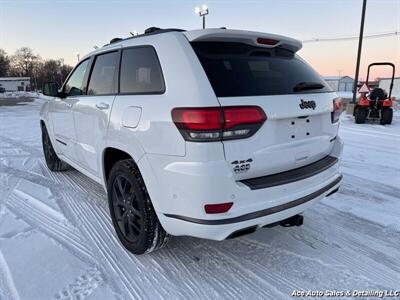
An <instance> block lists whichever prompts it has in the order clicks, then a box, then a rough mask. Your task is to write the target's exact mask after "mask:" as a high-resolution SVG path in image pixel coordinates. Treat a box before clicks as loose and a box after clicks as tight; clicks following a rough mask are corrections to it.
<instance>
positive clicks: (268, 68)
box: [191, 40, 337, 179]
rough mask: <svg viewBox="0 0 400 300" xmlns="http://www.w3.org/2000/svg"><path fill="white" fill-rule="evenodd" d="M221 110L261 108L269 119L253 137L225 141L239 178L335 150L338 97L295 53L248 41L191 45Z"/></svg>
mask: <svg viewBox="0 0 400 300" xmlns="http://www.w3.org/2000/svg"><path fill="white" fill-rule="evenodd" d="M191 44H192V47H193V48H194V50H195V52H196V54H197V56H198V58H199V60H200V62H201V64H202V66H203V69H204V70H205V72H206V74H207V77H208V79H209V81H210V83H211V86H212V87H213V89H214V92H215V94H216V96H217V98H218V101H219V103H220V105H221V106H222V107H229V106H259V107H261V108H262V109H263V110H264V112H265V114H266V116H267V120H266V121H265V122H264V124H263V125H262V126H261V128H260V129H259V130H258V131H257V132H256V133H255V134H254V135H253V136H251V137H249V138H244V139H235V140H224V141H223V145H224V151H225V157H226V160H227V162H228V163H229V164H230V166H231V167H232V169H233V170H234V171H235V176H236V178H237V179H247V178H253V177H259V176H264V175H268V174H274V173H279V172H282V171H287V170H290V169H294V168H298V167H301V166H304V165H307V164H310V163H312V162H315V161H317V160H319V159H322V158H323V157H325V156H327V155H328V154H329V153H330V151H331V148H332V138H333V137H334V136H335V135H336V132H337V124H333V123H332V120H331V113H332V111H333V99H334V98H335V93H333V92H332V90H331V89H330V87H329V86H328V85H327V84H326V83H325V82H324V81H323V80H322V79H321V78H320V76H319V75H318V74H317V73H316V72H315V71H314V70H313V69H312V68H311V67H310V66H309V65H307V63H306V62H304V61H303V60H302V59H300V58H299V57H298V56H297V55H296V54H295V53H294V52H293V51H292V50H291V49H285V48H282V47H269V48H265V47H259V46H255V45H249V44H246V43H243V42H235V41H229V42H226V41H224V42H218V41H215V40H213V41H200V42H192V43H191Z"/></svg>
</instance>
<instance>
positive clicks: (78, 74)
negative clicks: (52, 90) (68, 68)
mask: <svg viewBox="0 0 400 300" xmlns="http://www.w3.org/2000/svg"><path fill="white" fill-rule="evenodd" d="M88 63H89V60H88V59H87V60H85V61H83V62H82V63H81V64H80V65H79V66H78V67H77V68H76V69H75V70H74V72H73V73H72V75H71V77H70V78H69V79H68V81H67V83H66V84H65V86H64V93H65V94H66V95H68V96H79V95H82V94H83V85H84V84H83V79H84V78H85V73H86V68H87V66H88Z"/></svg>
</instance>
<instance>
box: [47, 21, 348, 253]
mask: <svg viewBox="0 0 400 300" xmlns="http://www.w3.org/2000/svg"><path fill="white" fill-rule="evenodd" d="M301 47H302V44H301V42H300V41H297V40H295V39H292V38H288V37H284V36H280V35H274V34H267V33H260V32H251V31H241V30H228V29H206V30H193V31H183V30H178V29H159V28H150V29H149V30H146V32H145V34H143V35H140V36H134V37H131V38H127V39H123V40H121V39H113V41H112V43H110V44H108V45H106V46H104V47H102V48H100V49H97V50H95V51H93V52H92V53H90V54H88V55H87V56H85V57H83V58H82V60H81V61H80V62H79V64H78V65H77V66H76V67H75V69H74V70H73V71H72V73H71V74H70V75H69V77H68V78H67V80H66V82H65V83H64V84H63V86H62V87H61V88H60V89H59V87H58V86H57V85H56V84H54V83H53V84H52V83H48V84H46V85H45V86H44V94H46V95H48V96H52V98H49V100H48V101H47V102H46V103H45V104H44V105H43V108H42V111H41V115H40V124H41V128H42V133H43V150H44V155H45V159H46V162H47V165H48V167H49V168H50V169H51V170H53V171H62V170H65V169H67V168H68V167H69V166H72V167H73V168H75V169H77V170H78V171H80V172H82V173H83V174H86V175H87V176H89V177H90V178H92V179H93V180H95V181H96V182H98V183H100V184H102V185H103V186H104V188H105V190H106V192H107V195H108V200H109V207H110V214H111V217H112V221H113V224H114V227H115V230H116V233H117V235H118V237H119V239H120V240H121V242H122V244H123V245H124V246H125V247H126V248H127V249H128V250H130V251H131V252H133V253H135V254H142V253H145V252H150V251H152V250H154V249H156V248H159V247H161V246H162V245H164V244H165V242H166V241H167V239H168V236H169V235H176V236H180V235H187V236H194V237H199V238H206V239H213V240H224V239H227V238H233V237H237V236H240V235H243V234H246V233H250V232H253V231H255V230H256V229H257V228H260V227H263V226H272V225H277V224H281V225H284V226H293V225H301V224H302V221H303V217H302V216H301V215H300V214H301V213H302V212H303V211H304V210H305V209H307V208H308V207H309V206H310V205H312V204H313V203H315V202H316V201H318V200H320V199H322V198H323V197H326V196H328V195H331V194H332V193H334V192H336V191H337V190H338V188H339V185H340V181H341V178H342V176H341V173H340V171H339V159H340V156H341V152H342V147H343V143H342V140H341V139H340V137H339V136H338V128H339V115H340V112H341V100H340V99H338V98H337V95H336V94H335V93H334V92H333V91H332V90H331V88H330V87H329V85H328V84H327V83H326V82H324V81H323V80H322V79H321V77H320V76H319V75H318V74H317V73H316V72H315V71H314V70H313V69H312V68H311V67H310V66H309V65H308V64H307V63H306V62H305V61H304V60H302V59H301V58H300V57H299V56H298V55H297V54H296V52H297V51H298V50H299V49H300V48H301ZM326 223H327V224H326V225H327V226H329V223H330V220H327V221H326Z"/></svg>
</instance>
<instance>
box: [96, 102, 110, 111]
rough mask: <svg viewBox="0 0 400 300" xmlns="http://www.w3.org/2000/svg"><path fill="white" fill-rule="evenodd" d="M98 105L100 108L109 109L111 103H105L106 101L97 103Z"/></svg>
mask: <svg viewBox="0 0 400 300" xmlns="http://www.w3.org/2000/svg"><path fill="white" fill-rule="evenodd" d="M96 107H97V108H98V109H107V108H109V107H110V105H108V104H107V103H104V102H100V103H96Z"/></svg>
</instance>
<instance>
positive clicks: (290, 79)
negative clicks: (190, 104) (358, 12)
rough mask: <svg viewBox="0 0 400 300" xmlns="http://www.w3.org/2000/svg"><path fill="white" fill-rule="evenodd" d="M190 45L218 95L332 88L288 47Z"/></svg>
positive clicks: (199, 43) (311, 91)
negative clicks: (287, 48) (286, 48)
mask: <svg viewBox="0 0 400 300" xmlns="http://www.w3.org/2000/svg"><path fill="white" fill-rule="evenodd" d="M191 45H192V47H193V49H194V51H195V52H196V54H197V56H198V58H199V60H200V63H201V65H202V66H203V69H204V71H205V72H206V74H207V77H208V79H209V81H210V83H211V85H212V87H213V89H214V92H215V94H216V96H217V97H238V96H242V97H244V96H262V95H285V94H296V93H324V92H331V91H332V89H331V88H330V87H329V85H328V84H327V83H326V82H325V81H324V80H323V79H322V78H321V77H320V76H319V75H318V74H317V73H316V72H315V71H314V70H313V69H312V68H311V67H310V66H309V65H308V64H307V63H306V62H305V61H303V60H302V59H301V58H300V57H298V56H297V55H295V54H294V53H293V52H291V51H289V50H285V49H282V48H273V49H267V48H263V47H256V46H251V45H247V44H243V43H231V42H192V43H191ZM299 87H300V88H299Z"/></svg>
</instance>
